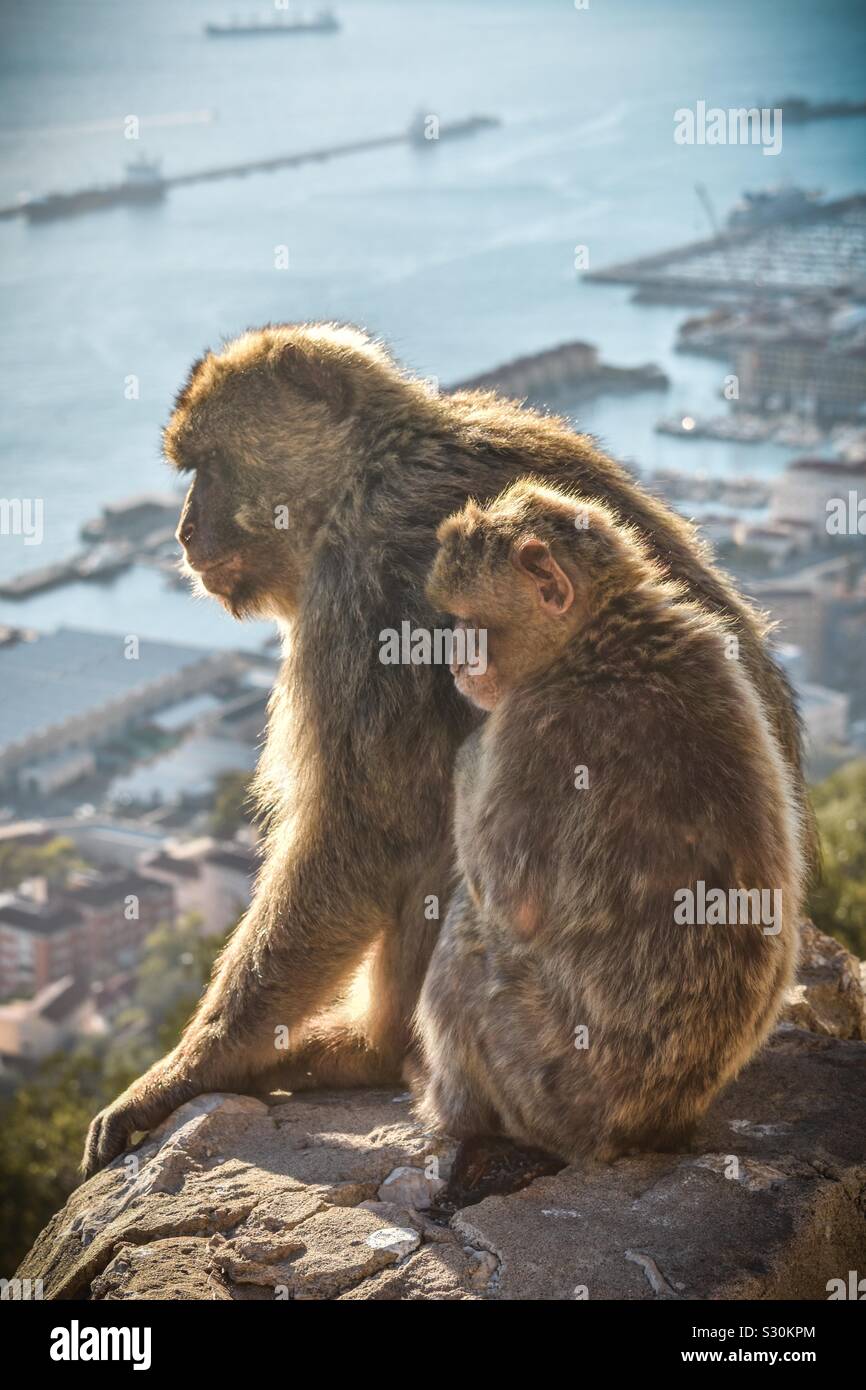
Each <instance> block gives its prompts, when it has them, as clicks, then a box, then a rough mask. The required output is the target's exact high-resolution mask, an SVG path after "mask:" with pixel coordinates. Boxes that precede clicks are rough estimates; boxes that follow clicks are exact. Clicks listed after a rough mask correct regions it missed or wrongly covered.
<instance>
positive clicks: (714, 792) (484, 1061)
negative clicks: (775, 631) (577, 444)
mask: <svg viewBox="0 0 866 1390" xmlns="http://www.w3.org/2000/svg"><path fill="white" fill-rule="evenodd" d="M439 537H440V541H441V548H440V550H439V553H438V555H437V557H436V561H435V564H434V566H433V571H432V575H431V579H430V584H429V587H428V593H429V595H430V598H431V600H432V602H433V603H434V605H435V606H436V607H437V608H441V609H443V610H447V611H448V612H450V613H453V614H454V615H455V617H456V618H457V619H458V620H459V621H460V622H461V623H466V624H469V625H471V626H474V627H478V628H483V629H486V630H487V634H488V638H487V668H486V670H485V671H484V672H483V673H473V672H472V671H471V670H467V669H466V668H465V667H461V666H459V665H455V667H454V673H455V680H456V683H457V685H458V688H459V689H460V690H461V692H462V693H463V694H464V695H466V696H468V697H469V699H471V700H472V701H473V702H474V703H475V704H476V705H478V706H480V707H481V708H482V709H485V710H488V711H490V714H489V718H488V719H487V721H486V722H485V724H484V726H483V727H482V728H481V729H480V730H479V731H478V732H476V733H474V734H473V735H472V736H471V737H470V739H469V740H468V741H467V743H466V744H465V745H464V747H463V749H461V752H460V754H459V757H458V776H457V783H458V791H457V813H456V843H457V853H458V860H459V865H460V871H461V881H460V884H459V886H458V889H457V892H456V894H455V896H454V899H453V901H452V904H451V907H450V910H449V912H448V916H447V919H446V921H445V924H444V927H443V929H442V933H441V935H440V937H439V940H438V943H437V945H436V948H435V950H434V952H433V958H432V961H431V964H430V969H429V971H428V974H427V979H426V982H425V985H424V988H423V990H422V994H421V1001H420V1005H419V1010H418V1025H419V1032H420V1036H421V1039H422V1043H423V1052H424V1062H425V1064H426V1068H427V1072H428V1076H427V1082H426V1087H425V1088H424V1091H423V1097H422V1104H421V1110H422V1114H423V1115H424V1118H425V1119H426V1120H427V1121H428V1122H432V1123H434V1124H435V1125H437V1126H438V1127H441V1128H442V1129H444V1130H446V1131H447V1132H449V1133H451V1134H454V1135H457V1136H461V1137H466V1136H469V1135H477V1134H484V1133H487V1134H490V1133H493V1134H497V1133H500V1134H502V1133H504V1134H506V1135H508V1136H510V1137H511V1138H513V1139H516V1140H519V1141H521V1142H523V1143H528V1144H532V1145H537V1146H539V1147H541V1148H544V1149H547V1150H549V1151H551V1152H553V1153H556V1154H559V1155H561V1156H563V1157H565V1158H568V1159H574V1158H577V1157H580V1156H582V1155H586V1154H592V1155H594V1156H597V1157H601V1158H611V1157H614V1156H615V1155H616V1154H618V1153H621V1152H623V1151H626V1150H628V1149H632V1148H636V1147H651V1148H658V1147H670V1146H674V1145H678V1144H680V1143H682V1142H683V1140H684V1139H685V1138H686V1137H687V1135H688V1133H689V1131H690V1129H691V1127H692V1126H693V1124H694V1122H695V1121H696V1120H697V1119H698V1118H699V1117H700V1116H701V1114H702V1113H703V1112H704V1110H705V1109H706V1107H707V1106H708V1104H709V1102H710V1100H711V1099H712V1097H713V1096H714V1095H715V1093H716V1092H717V1091H718V1090H719V1088H720V1087H721V1086H722V1085H724V1083H725V1082H726V1081H727V1080H729V1079H730V1078H731V1077H732V1076H733V1075H734V1074H735V1073H736V1072H737V1070H738V1069H739V1068H740V1067H741V1066H742V1065H743V1064H744V1063H745V1062H746V1061H748V1059H749V1058H750V1057H751V1056H752V1054H753V1053H754V1052H755V1050H756V1048H757V1047H758V1046H759V1045H760V1044H761V1042H762V1041H763V1040H764V1038H765V1037H766V1035H767V1033H768V1032H769V1030H770V1028H771V1027H772V1025H773V1023H774V1022H775V1019H776V1016H777V1014H778V1011H779V1008H780V1007H781V1004H782V1001H783V998H784V992H785V989H786V987H787V985H788V984H789V982H790V979H791V976H792V972H793V969H794V962H795V959H796V951H797V940H798V926H799V919H800V907H801V898H802V881H803V868H802V863H801V856H800V849H799V842H800V834H799V825H798V815H797V807H796V801H795V798H794V796H793V793H792V788H791V779H790V775H789V772H788V770H787V768H786V767H785V764H784V761H783V759H782V757H781V754H780V752H779V748H778V744H777V741H776V737H775V734H774V732H773V729H772V726H771V723H770V721H769V719H768V718H767V715H766V713H765V712H764V709H763V708H762V706H761V702H760V700H759V699H758V697H757V696H756V694H755V692H754V690H753V689H752V686H751V684H750V682H749V680H748V678H747V677H746V676H745V675H744V673H743V671H742V670H741V669H740V665H739V663H738V662H737V661H736V660H731V659H730V654H729V650H728V639H729V636H730V628H729V623H728V620H727V619H726V618H724V617H722V616H720V615H718V614H712V613H709V612H707V611H706V610H705V609H703V608H701V607H700V606H698V605H697V604H695V603H694V602H692V601H690V600H689V596H688V594H687V592H686V591H685V589H684V588H683V586H681V585H676V584H672V583H670V582H669V581H665V579H664V577H663V575H662V572H661V569H660V567H659V565H658V564H657V563H656V562H654V561H653V560H652V559H651V558H650V555H649V553H648V551H647V549H646V547H645V546H644V545H643V544H642V542H641V541H640V539H639V538H638V536H637V535H636V533H635V532H633V531H630V530H629V529H627V528H625V527H623V526H621V525H619V524H618V523H617V522H616V521H615V519H614V517H613V515H612V513H610V512H609V511H608V510H607V509H605V508H602V507H598V506H596V505H594V504H592V503H590V502H587V501H585V500H584V499H582V498H575V497H573V496H568V495H566V494H565V493H563V492H560V491H558V490H555V489H552V488H548V487H541V486H536V485H534V484H533V483H532V482H530V481H522V482H518V483H516V484H515V485H513V486H512V487H511V488H509V489H508V490H507V491H506V492H505V493H504V494H503V495H502V496H501V497H500V498H498V499H497V500H496V501H495V502H494V503H493V504H492V505H491V506H489V507H488V508H486V509H483V510H482V509H481V508H479V507H478V506H476V505H474V504H473V503H469V504H468V505H467V506H466V507H465V508H464V510H463V511H462V512H460V513H459V514H458V515H456V516H454V517H452V518H450V519H449V520H447V521H446V522H444V523H443V525H442V526H441V528H440V531H439ZM576 773H577V775H575V774H576Z"/></svg>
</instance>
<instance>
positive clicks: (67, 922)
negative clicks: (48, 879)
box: [0, 897, 81, 936]
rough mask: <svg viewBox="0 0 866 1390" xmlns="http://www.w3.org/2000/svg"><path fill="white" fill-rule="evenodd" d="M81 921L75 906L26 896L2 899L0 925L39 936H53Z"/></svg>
mask: <svg viewBox="0 0 866 1390" xmlns="http://www.w3.org/2000/svg"><path fill="white" fill-rule="evenodd" d="M80 921H81V914H80V913H79V912H78V911H77V909H76V908H74V907H65V906H59V905H57V904H51V905H50V906H46V905H44V904H41V903H34V902H30V901H29V900H28V899H26V898H11V897H9V898H7V899H6V901H0V926H5V927H16V928H17V929H18V930H21V929H24V930H26V931H31V932H35V934H36V935H37V936H53V935H54V933H55V932H59V931H65V930H66V928H67V927H71V926H74V925H75V924H76V923H78V922H80Z"/></svg>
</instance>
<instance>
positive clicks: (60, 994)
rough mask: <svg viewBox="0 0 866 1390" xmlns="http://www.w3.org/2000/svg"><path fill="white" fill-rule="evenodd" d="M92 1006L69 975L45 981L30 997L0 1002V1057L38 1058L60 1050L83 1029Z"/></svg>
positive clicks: (17, 1060) (83, 989)
mask: <svg viewBox="0 0 866 1390" xmlns="http://www.w3.org/2000/svg"><path fill="white" fill-rule="evenodd" d="M92 1008H93V1005H92V1002H91V999H90V993H89V991H88V989H87V988H86V986H84V985H82V984H81V983H80V982H79V981H77V980H75V979H74V978H73V976H72V975H65V976H63V977H62V978H61V979H59V980H55V981H54V982H53V983H52V984H50V985H46V986H45V987H44V989H40V990H39V991H38V992H37V993H36V994H35V995H34V996H33V998H32V999H15V1000H12V1001H11V1002H10V1003H8V1004H0V1060H2V1061H3V1062H14V1063H21V1062H39V1061H41V1060H42V1058H43V1057H48V1056H50V1054H51V1053H52V1052H59V1051H61V1050H62V1049H63V1048H64V1047H65V1046H66V1045H67V1044H68V1043H70V1042H71V1041H72V1040H73V1039H74V1038H76V1037H78V1036H80V1034H81V1033H83V1032H85V1031H87V1023H88V1018H89V1015H90V1014H91V1012H92Z"/></svg>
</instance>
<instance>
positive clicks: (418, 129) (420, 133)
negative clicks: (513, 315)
mask: <svg viewBox="0 0 866 1390" xmlns="http://www.w3.org/2000/svg"><path fill="white" fill-rule="evenodd" d="M499 125H501V121H500V120H499V118H498V117H496V116H482V115H475V116H467V117H466V118H465V119H463V120H459V121H441V122H440V121H439V120H438V118H436V117H428V116H426V115H425V114H424V113H423V112H422V113H420V114H419V115H416V116H415V117H414V118H413V119H412V120H411V121H410V123H409V125H408V126H407V127H406V129H405V130H402V131H398V132H395V133H394V134H391V135H376V136H371V137H369V138H367V139H364V140H347V141H345V142H343V143H340V144H332V145H320V146H317V147H315V148H313V149H307V150H297V151H293V152H290V153H288V154H278V155H271V156H268V157H266V158H264V159H249V160H243V161H242V162H240V163H235V164H217V165H213V166H212V167H210V168H205V169H195V170H192V171H191V172H189V173H186V174H170V175H165V174H163V173H162V170H161V165H160V164H159V162H158V161H156V160H148V159H145V158H144V157H139V159H137V160H134V161H131V162H130V163H128V164H127V165H126V170H125V175H124V178H123V179H122V180H121V181H120V182H119V183H114V184H97V185H94V186H93V187H91V188H81V189H77V190H72V191H69V192H53V193H46V194H45V195H43V196H41V197H26V198H23V199H22V200H20V201H19V202H17V203H11V204H8V205H7V206H6V207H2V208H0V218H5V219H8V218H10V217H19V216H21V217H25V218H26V219H27V221H28V222H47V221H54V220H56V219H58V218H62V217H74V216H77V215H79V214H81V213H86V212H96V211H100V210H102V209H105V208H110V207H117V206H119V205H122V204H127V205H132V206H135V205H138V206H141V205H143V204H151V205H152V204H154V203H158V202H159V201H160V200H161V199H162V198H164V197H165V195H166V193H168V191H169V190H170V189H172V188H183V187H188V186H190V185H192V184H199V183H213V182H215V181H216V180H218V179H239V178H247V177H249V176H250V175H252V174H272V173H275V172H276V171H277V170H279V169H297V168H300V167H301V166H302V165H304V164H321V163H324V162H325V161H327V160H330V159H342V158H345V157H346V156H347V155H354V154H365V153H368V152H369V151H371V150H382V149H386V148H387V147H389V146H396V145H410V146H412V147H414V148H416V149H429V148H431V147H433V146H435V145H437V144H438V143H440V142H441V141H443V140H445V141H447V140H456V139H463V138H466V137H467V136H472V135H477V134H479V133H480V132H481V131H484V130H492V129H495V128H496V127H497V126H499Z"/></svg>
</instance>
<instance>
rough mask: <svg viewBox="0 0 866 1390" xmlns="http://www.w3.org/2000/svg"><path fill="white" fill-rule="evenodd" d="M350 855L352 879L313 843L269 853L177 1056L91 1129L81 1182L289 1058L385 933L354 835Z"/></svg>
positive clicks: (325, 846)
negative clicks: (162, 1128) (193, 1107)
mask: <svg viewBox="0 0 866 1390" xmlns="http://www.w3.org/2000/svg"><path fill="white" fill-rule="evenodd" d="M371 833H372V831H371ZM337 843H339V841H338V842H337ZM353 848H354V851H355V855H356V857H357V858H356V863H355V866H354V870H353V869H352V866H350V865H349V864H347V863H345V862H340V858H341V856H340V853H339V850H338V849H336V848H335V847H334V844H333V842H331V843H328V842H327V841H322V840H319V839H318V837H317V840H316V843H310V842H309V841H308V842H307V843H306V844H305V845H304V846H301V845H298V844H295V845H294V846H292V847H291V848H290V849H287V850H286V855H287V857H286V858H283V856H282V855H279V856H277V855H276V854H274V853H273V852H272V855H271V857H270V860H269V864H270V865H271V870H270V872H269V873H268V874H267V875H266V876H265V877H264V878H263V880H262V882H261V883H260V884H259V886H258V888H257V891H256V895H255V898H254V901H253V903H252V906H251V907H250V910H249V912H248V913H247V914H246V916H245V917H244V919H243V920H242V921H241V923H240V925H239V926H238V927H237V929H236V930H235V932H234V933H233V934H232V937H231V939H230V940H229V943H228V945H227V946H226V948H225V950H224V951H223V953H222V955H221V957H220V959H219V961H218V962H217V965H216V967H215V970H214V974H213V978H212V980H211V983H210V985H209V986H208V989H207V991H206V993H205V995H204V997H203V998H202V1000H201V1002H200V1004H199V1006H198V1008H197V1010H196V1012H195V1014H194V1016H193V1018H192V1020H191V1021H190V1023H189V1024H188V1025H187V1028H186V1030H185V1032H184V1034H183V1037H182V1038H181V1040H180V1042H179V1043H178V1045H177V1047H175V1048H174V1049H173V1051H172V1052H170V1053H168V1054H167V1056H165V1057H163V1058H162V1059H161V1060H160V1061H158V1062H156V1063H155V1064H154V1066H152V1067H151V1068H150V1069H149V1071H147V1072H146V1073H145V1074H144V1075H143V1076H142V1077H140V1078H139V1079H138V1080H137V1081H135V1082H134V1083H133V1084H132V1085H131V1086H130V1087H129V1088H128V1089H127V1090H126V1091H125V1092H124V1093H123V1094H122V1095H121V1096H119V1097H118V1099H117V1100H115V1101H114V1102H113V1103H112V1104H111V1105H109V1106H108V1107H107V1108H106V1109H105V1110H103V1111H102V1112H101V1113H100V1114H99V1115H97V1117H96V1119H95V1120H94V1121H93V1123H92V1125H91V1127H90V1131H89V1134H88V1137H87V1143H86V1147H85V1155H84V1159H83V1163H82V1169H83V1172H84V1175H85V1176H90V1175H91V1174H92V1173H94V1172H96V1171H97V1170H98V1169H99V1168H102V1167H104V1166H105V1165H106V1164H107V1163H110V1162H111V1161H112V1159H114V1158H116V1157H117V1155H118V1154H119V1153H121V1152H122V1151H123V1149H124V1148H125V1147H126V1146H127V1144H128V1142H129V1140H130V1138H131V1137H132V1135H133V1134H134V1133H137V1132H139V1131H146V1130H150V1129H153V1128H154V1127H155V1126H156V1125H158V1124H160V1123H161V1122H162V1121H163V1120H164V1119H166V1118H167V1116H168V1115H170V1114H171V1113H172V1111H173V1110H175V1109H176V1108H177V1107H178V1106H179V1105H181V1104H183V1103H184V1101H187V1100H190V1099H192V1098H193V1097H194V1096H197V1095H201V1094H203V1093H205V1092H207V1091H212V1090H243V1089H244V1088H246V1087H249V1086H250V1084H251V1083H252V1082H253V1081H254V1080H255V1078H256V1077H260V1076H261V1075H262V1074H263V1073H265V1072H267V1071H268V1070H269V1069H270V1068H272V1067H273V1066H274V1064H275V1063H277V1062H279V1061H280V1059H281V1057H284V1056H285V1051H284V1050H283V1049H284V1048H285V1047H286V1045H288V1047H289V1048H291V1047H292V1046H293V1044H294V1042H295V1041H296V1039H297V1036H298V1031H299V1030H300V1026H301V1025H302V1023H303V1022H304V1020H305V1019H307V1018H308V1017H309V1016H310V1015H311V1014H312V1013H314V1012H315V1011H316V1010H317V1009H319V1008H321V1007H322V1006H323V1005H324V1004H326V1003H330V1002H332V1000H333V999H334V997H335V995H337V994H338V992H339V990H340V986H341V985H342V984H343V983H344V981H345V980H346V979H347V977H348V976H349V974H350V973H351V972H352V970H353V968H354V967H355V966H357V965H358V964H359V962H360V960H361V959H362V957H363V955H364V952H365V951H366V949H367V948H368V947H369V945H370V943H371V942H372V941H373V940H374V939H375V937H376V936H377V935H378V934H380V933H381V932H382V931H383V930H384V929H385V927H386V926H387V925H388V918H387V916H386V914H385V912H384V911H383V909H382V908H381V906H377V905H376V903H375V902H374V901H373V900H372V899H371V898H370V896H369V892H370V889H369V876H370V866H369V864H367V865H366V866H365V865H364V864H363V863H362V862H361V861H363V858H364V856H363V852H362V851H361V852H360V853H359V846H358V839H357V832H356V837H355V843H354V846H353ZM377 857H378V858H380V859H381V854H379V855H378V856H377ZM378 867H379V868H380V869H381V870H382V871H384V869H385V866H384V865H381V864H380V865H379V866H378ZM365 874H366V880H365ZM379 884H380V885H381V879H380V880H379ZM382 896H385V895H383V894H382V893H381V891H380V897H382Z"/></svg>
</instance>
